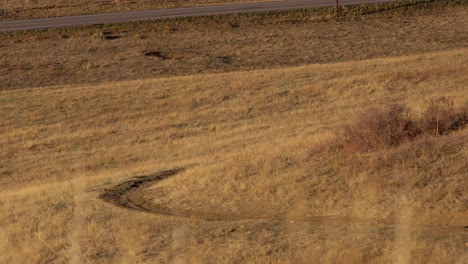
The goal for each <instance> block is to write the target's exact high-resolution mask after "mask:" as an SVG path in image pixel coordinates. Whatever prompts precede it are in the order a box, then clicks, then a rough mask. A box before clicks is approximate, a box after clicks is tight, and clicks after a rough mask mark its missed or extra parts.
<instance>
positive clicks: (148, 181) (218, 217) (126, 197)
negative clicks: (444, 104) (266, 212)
mask: <svg viewBox="0 0 468 264" xmlns="http://www.w3.org/2000/svg"><path fill="white" fill-rule="evenodd" d="M185 169H186V168H175V169H171V170H165V171H160V172H157V173H155V174H151V175H146V176H136V177H134V178H133V179H131V180H128V181H125V182H122V183H120V184H118V185H116V186H114V187H113V188H111V189H106V190H105V191H104V193H102V194H101V195H100V196H99V197H100V198H101V199H103V200H104V201H106V202H109V203H111V204H114V205H116V206H119V207H122V208H127V209H132V210H137V211H141V212H145V213H151V214H160V215H167V216H177V217H184V218H197V219H202V220H207V221H249V220H262V221H297V222H316V223H327V224H332V225H333V224H334V225H349V224H351V223H354V224H360V225H384V226H394V225H401V223H399V224H396V223H394V222H392V221H386V220H381V219H361V218H359V219H358V218H352V217H346V216H343V217H329V216H318V217H308V218H300V219H298V218H285V217H275V216H268V217H267V216H258V215H257V216H256V215H235V214H215V213H210V212H201V211H200V212H197V211H186V210H177V209H168V208H164V207H161V206H158V205H155V204H154V203H152V202H151V201H152V200H153V199H151V198H148V197H145V190H146V188H147V187H150V186H152V185H154V184H156V183H158V182H160V181H163V180H165V179H168V178H170V177H172V176H175V175H177V174H179V173H181V172H183V171H184V170H185ZM411 228H422V229H428V230H432V231H435V230H437V231H443V230H446V231H449V230H450V231H452V232H455V233H458V232H467V231H468V229H467V227H466V226H458V225H441V224H414V223H413V224H411Z"/></svg>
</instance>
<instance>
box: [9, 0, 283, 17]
mask: <svg viewBox="0 0 468 264" xmlns="http://www.w3.org/2000/svg"><path fill="white" fill-rule="evenodd" d="M268 1H274V0H172V1H167V0H138V1H135V0H73V1H72V0H6V3H7V5H6V6H7V13H6V15H5V14H4V12H3V8H4V5H3V4H4V3H3V2H2V6H1V11H2V12H1V18H3V19H6V20H14V19H31V18H43V17H57V16H73V15H87V14H97V13H112V12H124V11H136V10H149V9H159V8H177V7H189V6H201V5H221V4H236V3H253V2H268Z"/></svg>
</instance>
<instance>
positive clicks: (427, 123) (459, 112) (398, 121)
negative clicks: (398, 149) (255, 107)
mask: <svg viewBox="0 0 468 264" xmlns="http://www.w3.org/2000/svg"><path fill="white" fill-rule="evenodd" d="M467 121H468V104H466V103H465V104H464V105H463V106H460V107H456V106H455V103H454V101H453V100H452V99H450V98H447V97H439V98H435V99H432V100H431V101H430V103H429V105H428V107H427V108H426V109H425V110H423V111H422V112H420V113H418V112H417V111H414V110H411V109H410V108H408V107H406V106H404V105H401V104H394V105H389V106H387V107H385V108H383V109H376V108H373V109H369V110H367V111H366V112H364V113H363V114H361V115H360V116H359V117H358V119H357V120H356V121H355V122H354V123H352V124H346V125H344V126H343V127H342V128H341V129H340V130H339V131H338V133H337V134H336V139H337V141H336V142H338V144H339V145H340V148H342V149H344V150H346V151H351V152H369V151H373V150H377V149H380V148H388V147H395V146H398V145H400V144H402V143H405V142H408V141H412V140H415V139H416V138H418V137H420V136H423V135H427V136H440V135H446V134H448V133H450V132H451V131H456V130H460V129H462V128H464V127H465V125H466V123H467Z"/></svg>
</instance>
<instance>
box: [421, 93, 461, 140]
mask: <svg viewBox="0 0 468 264" xmlns="http://www.w3.org/2000/svg"><path fill="white" fill-rule="evenodd" d="M467 121H468V104H467V103H465V105H464V106H462V107H460V108H456V107H455V103H454V101H453V100H452V99H450V98H448V97H439V98H435V99H432V100H431V101H430V104H429V107H428V108H427V109H426V111H424V113H423V115H422V120H421V128H422V129H423V130H424V131H427V132H428V133H431V134H433V135H445V134H447V133H448V132H450V131H454V130H459V129H462V128H463V127H464V126H465V125H466V123H467Z"/></svg>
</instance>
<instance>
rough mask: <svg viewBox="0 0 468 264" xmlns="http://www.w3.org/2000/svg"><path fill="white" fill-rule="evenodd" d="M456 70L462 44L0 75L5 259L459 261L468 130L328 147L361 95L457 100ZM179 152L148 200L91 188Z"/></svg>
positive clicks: (461, 68) (378, 101) (363, 101)
mask: <svg viewBox="0 0 468 264" xmlns="http://www.w3.org/2000/svg"><path fill="white" fill-rule="evenodd" d="M466 72H468V49H466V48H461V49H453V50H447V51H439V52H430V53H423V54H417V55H410V56H398V57H388V58H379V59H370V60H362V61H357V62H339V63H328V64H314V65H307V66H300V67H289V68H281V69H267V70H254V71H238V72H231V73H219V74H199V75H191V76H182V77H173V78H157V79H146V80H136V81H120V82H109V83H102V84H82V85H73V86H67V85H63V86H53V87H42V88H35V89H17V90H3V91H0V120H2V123H1V126H0V135H1V136H0V155H1V156H2V157H5V158H2V159H1V160H0V198H1V199H0V210H1V211H2V212H3V213H2V214H0V249H1V251H2V254H1V255H0V262H2V263H3V262H5V263H24V262H38V263H45V262H48V263H50V262H56V263H61V262H72V263H80V262H81V261H84V262H91V263H119V262H120V263H154V262H155V261H156V262H158V261H159V262H178V261H185V262H192V263H193V262H214V263H219V262H247V263H271V262H275V263H288V262H294V263H298V262H301V261H304V262H308V260H310V259H314V260H317V261H320V262H321V263H327V262H328V263H336V262H342V263H352V262H354V263H362V262H365V263H389V262H399V263H428V262H432V263H447V262H450V263H464V262H466V254H464V252H465V251H466V245H465V242H466V228H463V227H464V226H466V225H467V223H466V219H467V216H468V215H467V207H466V206H467V205H466V200H467V196H466V192H464V191H463V190H464V189H466V179H467V178H466V175H467V169H466V168H467V167H468V166H466V165H467V152H466V151H467V149H466V142H467V137H468V134H467V130H466V129H465V130H460V131H454V132H452V133H449V134H447V135H444V136H428V137H422V138H419V139H417V140H415V141H412V142H408V143H405V144H402V145H400V146H397V147H392V148H383V149H380V150H375V151H373V152H367V153H354V152H352V153H349V152H340V151H331V150H330V151H329V150H326V149H327V148H326V146H328V145H329V144H330V140H332V139H333V138H334V133H335V132H336V131H338V129H339V128H340V127H341V126H342V125H343V124H344V123H348V122H351V123H352V122H353V120H355V119H356V118H357V117H358V116H359V114H360V113H363V112H365V111H366V110H367V109H369V108H378V109H380V108H383V107H385V106H386V105H389V104H392V103H400V104H406V105H407V106H408V107H410V108H412V109H414V110H415V111H420V110H422V109H425V107H426V106H427V105H428V104H429V103H430V101H431V99H432V98H437V97H441V96H444V97H449V98H452V99H453V100H454V101H455V102H456V104H457V105H463V104H464V103H465V102H467V100H468V97H467V94H466V84H467V83H468V77H467V75H466ZM19 117H20V118H19ZM180 167H186V168H187V169H186V170H185V171H183V172H181V173H179V174H177V175H174V176H172V177H171V178H168V179H166V180H164V181H159V182H157V181H155V182H154V184H152V185H148V186H146V187H147V188H145V189H144V190H141V196H140V198H141V199H143V200H144V201H145V203H147V204H150V206H152V207H153V208H154V212H153V213H152V212H151V210H150V212H147V213H143V212H140V211H136V210H129V209H128V208H122V207H117V206H115V205H114V204H112V203H108V202H106V201H103V200H102V199H101V198H100V196H101V195H102V194H103V193H105V192H106V191H107V190H109V189H112V188H114V187H115V186H116V185H118V184H120V183H122V182H125V181H127V180H129V179H132V178H133V177H135V176H138V175H143V176H144V175H151V174H153V173H156V172H159V171H163V170H167V169H172V168H180ZM158 208H159V209H161V208H163V209H164V210H165V212H169V213H170V212H175V213H177V212H182V213H183V214H181V216H170V215H169V216H168V215H161V214H158V213H157V210H158ZM213 214H216V215H217V216H221V217H218V218H221V221H210V220H207V219H205V218H209V216H210V215H213Z"/></svg>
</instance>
